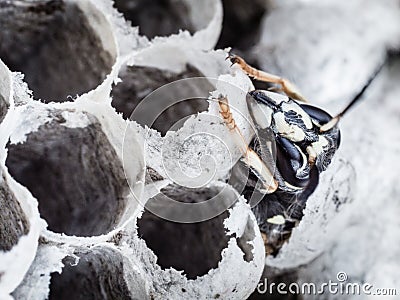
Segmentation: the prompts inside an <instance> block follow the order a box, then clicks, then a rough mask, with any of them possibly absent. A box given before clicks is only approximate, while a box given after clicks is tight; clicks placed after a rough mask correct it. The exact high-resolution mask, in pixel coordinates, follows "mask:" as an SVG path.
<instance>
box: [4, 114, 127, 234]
mask: <svg viewBox="0 0 400 300" xmlns="http://www.w3.org/2000/svg"><path fill="white" fill-rule="evenodd" d="M88 117H89V119H91V120H92V123H91V124H89V125H88V126H86V127H83V128H69V127H67V126H64V125H63V124H64V123H65V122H66V120H65V119H64V118H63V116H62V115H61V114H59V113H58V112H54V115H53V120H52V121H50V122H48V123H46V124H44V125H41V126H40V127H39V128H38V130H37V131H35V132H31V133H29V134H28V136H27V139H26V141H25V142H24V143H19V144H8V146H7V148H8V157H7V160H6V165H7V167H8V169H9V172H10V174H11V175H12V176H13V177H14V178H15V179H16V180H17V181H19V182H20V183H21V184H23V185H24V186H25V187H27V188H28V189H29V190H30V192H31V193H32V194H33V196H34V197H36V198H37V199H38V201H39V211H40V214H41V216H42V217H43V218H44V219H45V220H46V221H47V223H48V224H49V229H50V230H52V231H55V232H58V233H65V234H67V235H78V236H92V235H100V234H104V233H107V232H108V231H110V230H111V229H113V228H114V226H115V225H116V224H117V222H118V221H119V218H120V216H121V214H122V213H123V211H124V208H125V205H126V203H125V198H124V193H126V191H127V190H128V186H127V183H126V180H125V177H124V172H123V168H122V165H121V162H120V161H119V159H118V156H117V154H116V152H115V150H114V148H113V147H112V145H111V144H110V142H109V140H108V139H107V137H106V135H105V134H104V133H103V131H102V128H101V125H100V124H99V123H98V121H97V119H95V118H94V117H93V116H91V115H88Z"/></svg>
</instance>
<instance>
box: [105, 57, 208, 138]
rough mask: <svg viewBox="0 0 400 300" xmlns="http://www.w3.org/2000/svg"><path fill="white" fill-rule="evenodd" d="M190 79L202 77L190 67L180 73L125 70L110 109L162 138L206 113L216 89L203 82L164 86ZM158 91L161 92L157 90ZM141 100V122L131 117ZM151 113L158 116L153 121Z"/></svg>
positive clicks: (147, 68)
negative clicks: (158, 132)
mask: <svg viewBox="0 0 400 300" xmlns="http://www.w3.org/2000/svg"><path fill="white" fill-rule="evenodd" d="M193 77H204V75H203V74H202V73H201V72H200V71H199V70H198V69H196V68H195V67H193V66H190V65H187V66H186V69H185V70H184V71H182V72H180V73H174V72H170V71H166V70H160V69H157V68H154V67H146V66H125V67H124V68H122V70H121V71H120V74H119V78H121V80H122V82H121V83H119V84H117V85H116V86H114V88H113V90H112V97H113V101H112V106H113V107H114V108H115V109H116V110H117V112H119V113H122V114H123V117H124V118H125V119H129V118H133V119H134V120H135V121H138V122H139V123H141V124H142V125H147V126H149V127H152V128H154V129H157V130H158V131H160V132H161V133H162V134H165V133H166V132H167V131H168V130H170V129H173V130H176V129H178V128H180V127H181V125H182V120H185V119H186V118H187V117H188V116H190V115H192V114H197V113H198V112H201V111H205V110H207V109H208V102H207V97H208V95H209V93H210V92H211V91H213V90H214V89H215V88H214V87H213V86H212V85H211V84H210V83H209V82H207V81H206V80H199V81H197V82H196V81H193V80H190V81H179V83H174V84H171V85H167V84H168V83H171V82H175V81H177V80H181V79H188V78H193ZM199 83H200V84H199ZM160 87H163V88H162V89H159V90H157V89H158V88H160ZM154 91H156V92H155V93H153V92H154ZM152 93H153V94H152ZM150 94H151V95H150ZM148 96H149V97H148ZM146 97H147V98H146ZM144 99H145V101H146V102H145V103H144V106H141V112H140V114H139V115H140V119H141V120H143V121H141V120H138V119H137V118H136V116H138V115H133V114H132V113H133V112H134V111H135V109H136V108H137V106H138V104H139V103H140V102H141V101H143V100H144ZM165 103H170V104H168V106H169V107H168V108H166V109H164V108H162V107H163V105H164V104H165ZM158 110H159V111H158ZM154 113H156V115H158V117H157V118H153V117H152V116H153V115H154ZM153 119H154V120H153Z"/></svg>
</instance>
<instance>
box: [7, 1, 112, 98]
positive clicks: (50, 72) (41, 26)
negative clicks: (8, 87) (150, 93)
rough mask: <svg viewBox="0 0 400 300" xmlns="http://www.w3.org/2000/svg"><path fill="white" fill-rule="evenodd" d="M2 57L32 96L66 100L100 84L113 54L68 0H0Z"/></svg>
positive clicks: (80, 12) (108, 70) (108, 68)
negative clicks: (106, 48) (16, 72)
mask: <svg viewBox="0 0 400 300" xmlns="http://www.w3.org/2000/svg"><path fill="white" fill-rule="evenodd" d="M0 28H1V30H0V58H1V59H2V60H3V61H4V63H5V64H6V65H7V66H8V67H9V68H10V69H11V70H12V71H19V72H22V73H24V74H25V80H26V82H27V83H28V85H29V88H30V89H31V90H32V91H33V95H34V97H35V98H36V99H42V100H44V101H59V102H61V101H65V100H67V98H68V96H72V97H75V96H76V95H78V94H82V93H85V92H87V91H89V90H91V89H93V88H95V87H96V86H98V85H99V84H100V83H101V82H102V81H103V80H104V79H105V77H106V75H107V74H108V73H109V72H110V71H111V67H112V65H113V63H114V58H113V57H112V56H111V54H110V53H109V52H107V51H105V50H104V49H103V46H102V44H101V41H100V39H99V37H98V36H97V34H96V33H95V32H94V31H93V29H92V28H91V26H90V25H89V23H88V21H87V19H86V17H85V16H84V15H83V13H82V11H81V10H80V9H79V8H78V7H77V6H76V5H75V4H73V3H71V2H64V1H60V0H53V1H1V2H0Z"/></svg>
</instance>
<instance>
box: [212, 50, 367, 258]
mask: <svg viewBox="0 0 400 300" xmlns="http://www.w3.org/2000/svg"><path fill="white" fill-rule="evenodd" d="M228 59H230V60H231V62H232V65H234V64H237V65H238V66H239V67H240V68H241V69H242V70H243V71H244V72H245V73H246V74H247V75H248V76H250V77H252V78H253V79H256V80H260V81H264V82H268V83H274V84H278V85H280V88H279V90H280V91H282V92H284V93H285V94H286V96H284V95H282V94H276V93H272V92H270V91H265V90H254V91H250V92H249V93H248V95H247V106H248V110H249V112H250V115H251V118H252V122H253V123H254V128H255V131H256V132H255V136H254V138H253V140H252V141H251V143H250V145H247V143H246V142H245V140H244V138H243V136H242V133H241V132H240V129H239V128H238V127H237V126H236V123H235V120H234V118H233V116H232V113H231V110H230V107H229V100H228V99H227V98H226V97H225V96H223V95H220V96H219V97H218V103H219V107H220V113H221V116H222V117H223V119H224V121H225V124H226V126H227V127H228V128H229V130H230V132H231V133H232V134H233V135H234V138H235V141H237V143H238V145H239V147H240V149H241V151H242V160H241V162H240V163H239V167H238V168H237V170H236V171H234V173H235V172H236V173H238V172H239V173H240V172H241V171H240V170H241V169H243V166H244V167H246V168H247V169H250V173H249V176H242V180H246V187H245V189H244V191H243V194H244V196H245V197H246V198H247V199H250V198H251V197H252V196H254V194H258V196H260V197H262V200H261V201H260V202H259V203H258V204H257V205H256V206H255V207H253V212H254V214H255V216H256V218H257V221H258V224H259V227H260V230H261V233H262V236H263V239H264V243H265V247H266V253H267V254H268V255H276V254H277V253H278V252H279V250H280V248H281V247H282V245H283V243H284V242H285V241H286V240H287V239H288V238H289V237H290V235H291V232H292V229H293V228H294V227H295V226H296V225H297V224H298V223H299V222H300V220H301V219H302V217H303V210H304V208H305V206H306V201H307V199H308V198H309V196H310V195H311V194H312V193H313V192H314V190H315V188H316V187H317V185H318V182H319V174H320V173H321V172H322V171H324V170H326V168H327V167H328V165H329V164H330V162H331V159H332V157H333V155H334V154H335V152H336V150H337V149H338V147H339V145H340V131H339V129H338V127H337V124H338V121H339V120H340V118H341V117H342V116H343V115H344V114H345V112H346V111H347V110H348V109H349V108H350V107H351V106H353V104H354V103H356V101H357V100H358V98H359V97H356V98H355V99H354V100H353V101H351V103H350V104H349V105H348V106H347V107H346V108H345V109H344V110H343V111H342V112H341V113H339V114H338V115H337V116H335V117H332V116H331V115H330V114H328V113H327V112H325V111H324V110H322V109H320V108H317V107H315V106H312V105H310V104H308V103H307V100H306V99H305V98H304V97H303V96H302V95H301V94H300V93H299V92H298V91H297V90H296V88H295V86H294V85H293V84H292V83H290V82H289V81H288V80H286V79H284V78H281V77H278V76H276V75H273V74H269V73H266V72H263V71H260V70H257V69H255V68H253V67H251V66H249V65H248V64H247V63H246V62H245V61H244V60H243V59H242V58H241V57H239V56H236V55H231V54H229V55H228ZM240 164H241V165H240ZM247 169H246V170H247ZM246 174H247V173H246ZM238 177H239V178H240V174H239V175H238Z"/></svg>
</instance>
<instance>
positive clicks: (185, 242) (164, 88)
mask: <svg viewBox="0 0 400 300" xmlns="http://www.w3.org/2000/svg"><path fill="white" fill-rule="evenodd" d="M260 5H261V4H260ZM117 9H118V10H117ZM154 15H157V18H154ZM221 25H222V4H221V3H220V2H219V1H218V0H207V1H194V0H174V1H172V0H170V1H154V2H152V3H151V4H148V3H147V1H144V0H143V1H142V0H135V1H115V3H113V2H112V1H108V0H100V1H97V0H96V1H94V0H90V1H89V0H63V1H61V0H59V1H39V0H37V1H2V0H0V26H1V30H0V59H1V61H0V121H1V124H0V158H1V160H0V162H1V165H0V172H1V182H0V204H1V212H0V235H1V241H0V250H1V251H0V298H1V299H7V298H15V299H47V298H49V299H103V298H104V299H196V298H201V299H219V298H220V299H245V298H247V297H249V296H250V295H251V294H252V292H253V291H254V290H255V288H256V286H257V284H258V282H259V280H260V278H261V276H262V273H263V271H264V267H265V266H266V268H265V272H267V273H268V272H272V273H274V272H275V273H280V272H281V271H282V270H287V269H290V268H296V267H297V266H299V265H303V264H307V263H309V262H310V261H311V260H313V259H314V258H316V257H317V256H319V255H320V254H321V253H324V252H325V250H326V249H328V248H329V247H330V245H331V244H332V240H333V238H332V237H331V235H334V234H336V233H337V231H338V230H340V229H341V228H340V227H337V226H336V224H338V223H340V220H341V219H340V218H341V216H340V213H341V211H342V209H343V206H345V204H346V203H347V202H350V201H351V199H352V191H351V185H352V180H351V177H352V176H353V175H354V170H353V167H352V166H351V164H350V163H349V162H347V161H346V160H345V159H342V158H341V157H339V156H338V157H337V158H335V160H334V162H333V163H332V165H331V167H330V168H329V169H328V171H327V172H325V173H324V174H323V176H322V179H321V183H320V185H319V187H318V189H317V191H316V192H315V193H314V194H313V195H312V197H311V198H310V199H309V204H308V205H307V209H306V212H305V216H304V220H303V221H302V223H300V226H299V227H298V228H297V229H295V231H294V233H293V236H292V238H291V240H290V242H289V243H288V244H287V245H285V246H284V247H283V249H282V253H280V254H279V255H278V256H277V257H276V258H268V259H267V265H266V264H265V263H266V261H265V249H264V245H263V240H262V237H261V234H260V231H259V228H258V225H257V221H256V218H255V216H254V214H253V213H252V211H251V208H250V206H249V204H248V203H247V202H246V199H245V198H244V197H243V196H240V193H239V192H240V191H239V192H238V191H237V189H234V188H233V187H232V186H231V183H230V182H229V180H228V179H229V176H230V171H231V168H232V166H233V165H234V163H235V162H236V161H237V160H238V159H239V157H240V152H239V150H238V149H237V146H235V144H234V143H233V141H232V140H230V139H229V138H228V137H229V131H228V129H227V128H226V126H224V124H223V122H221V118H220V115H219V111H218V105H217V103H215V102H213V101H212V98H213V97H216V96H217V95H218V94H219V93H223V94H226V95H228V96H229V99H230V102H231V104H232V105H233V106H234V107H235V108H237V110H236V111H234V112H233V113H234V116H235V119H236V121H237V123H238V126H239V127H240V128H241V129H242V131H243V133H244V137H245V139H247V141H248V142H249V140H250V138H251V128H250V126H249V124H248V122H246V120H248V118H249V115H248V111H247V107H246V104H245V100H244V99H245V95H246V92H247V91H249V90H251V89H253V88H254V87H253V85H252V83H251V81H250V79H249V78H248V77H247V76H245V75H244V74H243V73H242V72H241V71H240V70H239V69H238V68H237V67H233V68H231V67H230V64H229V63H228V62H227V61H225V56H226V52H224V51H222V50H213V49H214V47H215V45H216V43H217V41H218V37H219V35H220V31H221ZM135 26H139V27H135ZM10 70H12V71H14V72H12V71H10ZM176 81H178V83H174V85H169V83H171V82H176ZM159 88H161V89H159ZM210 95H211V97H210ZM142 99H145V100H143V101H142ZM161 112H162V114H161ZM149 127H152V129H149ZM199 133H200V134H199ZM335 174H341V175H342V176H335ZM227 182H228V183H227ZM204 203H206V204H204ZM194 208H196V209H194ZM321 211H324V213H323V214H321ZM176 221H178V222H176ZM315 231H317V232H321V231H322V232H323V233H321V234H318V233H317V234H316V233H315ZM310 249H312V250H310ZM304 276H308V273H307V274H305V275H304Z"/></svg>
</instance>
